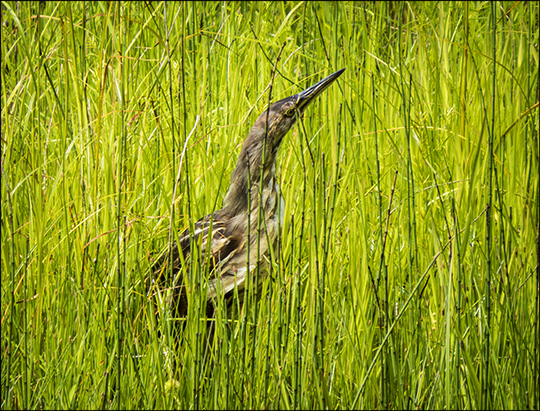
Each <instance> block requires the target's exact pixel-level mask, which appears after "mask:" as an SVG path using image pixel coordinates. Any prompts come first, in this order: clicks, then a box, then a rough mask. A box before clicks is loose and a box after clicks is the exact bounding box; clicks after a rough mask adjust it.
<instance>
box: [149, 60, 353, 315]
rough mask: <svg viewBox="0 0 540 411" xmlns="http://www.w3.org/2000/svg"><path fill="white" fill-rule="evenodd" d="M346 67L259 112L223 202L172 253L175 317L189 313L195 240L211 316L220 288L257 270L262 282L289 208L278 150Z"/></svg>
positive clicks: (239, 283)
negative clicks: (205, 275) (205, 274)
mask: <svg viewBox="0 0 540 411" xmlns="http://www.w3.org/2000/svg"><path fill="white" fill-rule="evenodd" d="M343 71H344V69H342V70H340V71H338V72H336V73H334V74H331V75H330V76H328V77H326V78H325V79H323V80H321V81H319V82H318V83H317V84H315V85H314V86H312V87H310V88H308V89H306V90H304V91H303V92H301V93H299V94H296V95H294V96H291V97H287V98H285V99H282V100H280V101H278V102H276V103H273V104H271V105H270V107H269V108H268V109H266V110H265V111H264V112H263V113H262V114H261V115H260V116H259V117H258V119H257V121H256V122H255V124H254V126H253V127H252V129H251V131H250V132H249V134H248V136H247V138H246V141H245V143H244V145H243V147H242V150H241V152H240V155H239V158H238V161H237V163H236V167H235V169H234V171H233V173H232V177H231V185H230V187H229V191H228V192H227V194H226V196H225V199H224V201H223V207H222V208H221V209H220V210H218V211H216V212H214V213H212V214H209V215H207V216H205V217H204V218H202V219H200V220H199V221H197V222H196V223H195V225H194V230H193V233H191V232H190V231H189V229H187V230H185V231H183V232H182V234H180V236H179V237H178V240H177V241H176V243H175V245H174V247H173V249H172V253H170V257H171V258H172V260H171V261H172V273H173V288H174V292H173V297H172V301H171V304H172V308H173V311H174V312H175V314H176V315H177V316H179V317H185V316H186V314H187V297H186V284H188V283H189V282H188V281H187V280H185V279H184V278H183V275H182V274H183V273H184V274H189V270H183V269H182V265H183V264H185V263H187V262H188V261H189V258H190V253H191V246H192V245H195V246H196V247H200V259H201V260H200V261H202V262H203V263H204V264H205V269H207V272H208V273H209V277H208V285H207V286H206V288H205V287H204V286H201V285H200V286H199V289H198V290H197V292H201V291H204V292H206V293H207V294H206V299H207V315H209V316H211V315H212V314H213V300H214V298H215V297H216V295H217V294H218V293H222V294H223V295H228V294H230V293H231V292H232V291H233V290H234V288H235V287H236V288H237V290H238V292H239V293H241V292H243V291H244V289H245V286H246V282H247V281H248V276H249V275H250V274H251V273H253V272H258V273H259V277H258V280H259V281H261V280H262V279H263V278H264V276H265V275H267V269H266V265H267V263H268V255H269V253H270V252H271V248H272V247H273V246H274V243H275V241H276V238H277V236H278V232H279V230H280V229H281V226H282V222H283V213H284V208H285V206H284V201H283V197H282V195H281V191H280V188H279V184H278V180H277V177H276V172H275V170H276V157H277V152H278V149H279V147H280V145H281V141H282V140H283V137H284V136H285V135H286V134H287V132H288V131H289V129H290V128H291V127H292V125H293V124H294V123H295V122H296V120H297V118H298V117H300V116H301V115H302V113H303V111H304V110H305V108H306V107H307V106H308V105H309V104H310V103H311V102H312V101H313V100H314V99H315V98H316V97H317V96H318V95H319V94H320V93H321V92H322V91H323V90H324V89H326V88H327V87H328V86H329V85H330V84H331V83H332V82H333V81H334V80H335V79H336V78H337V77H339V76H340V75H341V73H342V72H343ZM209 242H210V243H209ZM168 257H169V253H166V255H165V256H164V257H163V258H162V259H161V260H160V261H159V262H158V264H157V269H156V273H157V274H158V275H160V276H162V275H163V274H164V273H167V272H170V271H169V270H170V264H168V261H169V260H168ZM257 266H259V269H258V270H257ZM252 280H253V279H252ZM252 283H253V282H251V283H250V284H252Z"/></svg>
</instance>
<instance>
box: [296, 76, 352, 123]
mask: <svg viewBox="0 0 540 411" xmlns="http://www.w3.org/2000/svg"><path fill="white" fill-rule="evenodd" d="M344 71H345V69H344V68H343V69H341V70H339V71H336V72H335V73H332V74H330V75H329V76H328V77H325V78H323V79H322V80H321V81H319V82H318V83H317V84H314V85H313V86H311V87H309V88H307V89H305V90H304V91H302V92H300V93H298V94H297V96H298V101H297V103H296V109H297V110H299V111H300V112H301V113H302V112H303V111H304V110H305V109H306V107H307V106H309V104H310V103H311V102H312V101H313V100H315V99H316V98H317V96H318V95H319V94H321V93H322V92H323V91H324V90H326V88H327V87H328V86H329V85H330V84H332V83H333V82H334V81H335V80H336V79H337V78H338V77H339V76H341V73H343V72H344Z"/></svg>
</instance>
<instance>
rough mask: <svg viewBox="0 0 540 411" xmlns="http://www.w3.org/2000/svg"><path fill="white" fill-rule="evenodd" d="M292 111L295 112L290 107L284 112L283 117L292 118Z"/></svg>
mask: <svg viewBox="0 0 540 411" xmlns="http://www.w3.org/2000/svg"><path fill="white" fill-rule="evenodd" d="M294 111H295V110H294V107H291V108H290V109H288V110H287V111H285V115H286V116H287V117H292V116H294Z"/></svg>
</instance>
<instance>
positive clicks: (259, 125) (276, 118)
mask: <svg viewBox="0 0 540 411" xmlns="http://www.w3.org/2000/svg"><path fill="white" fill-rule="evenodd" d="M344 71H345V69H341V70H339V71H336V72H335V73H333V74H330V75H329V76H328V77H325V78H324V79H322V80H321V81H319V82H318V83H316V84H314V85H313V86H311V87H309V88H307V89H305V90H304V91H301V92H300V93H298V94H295V95H293V96H290V97H286V98H284V99H282V100H279V101H276V102H275V103H272V104H271V105H270V106H269V107H268V108H267V109H266V110H265V111H264V112H263V113H262V114H261V115H259V117H258V118H257V121H256V122H255V125H254V126H253V128H252V129H251V132H250V133H249V136H248V138H247V139H246V143H245V144H244V147H245V148H246V149H248V150H250V149H251V148H250V146H256V147H258V149H259V150H261V151H262V146H263V144H266V150H268V151H267V153H268V154H270V155H271V154H275V153H276V152H277V150H278V148H279V146H280V144H281V141H282V140H283V137H285V135H286V134H287V132H288V131H289V130H290V129H291V127H292V126H293V125H294V123H296V121H297V120H298V118H300V117H301V116H302V114H303V113H304V111H305V110H306V108H307V107H308V106H309V105H310V104H311V103H312V102H313V101H315V100H316V99H317V97H318V96H319V95H320V94H321V93H322V92H323V91H324V90H326V89H327V88H328V86H330V84H332V83H333V82H334V81H335V80H336V79H337V78H338V77H339V76H340V75H341V74H342V73H343V72H344ZM253 148H255V147H253ZM250 151H251V150H250Z"/></svg>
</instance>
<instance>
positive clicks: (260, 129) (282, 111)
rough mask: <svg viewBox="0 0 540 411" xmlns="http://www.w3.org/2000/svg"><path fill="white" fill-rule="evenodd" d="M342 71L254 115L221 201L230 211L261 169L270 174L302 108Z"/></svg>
mask: <svg viewBox="0 0 540 411" xmlns="http://www.w3.org/2000/svg"><path fill="white" fill-rule="evenodd" d="M344 71H345V69H341V70H339V71H336V72H335V73H333V74H330V75H329V76H328V77H325V78H324V79H322V80H321V81H319V82H318V83H316V84H314V85H313V86H311V87H309V88H307V89H305V90H304V91H301V92H300V93H298V94H295V95H293V96H290V97H286V98H284V99H282V100H279V101H276V102H275V103H272V104H271V105H270V106H269V107H268V108H267V109H266V110H264V112H263V113H262V114H261V115H260V116H259V117H258V118H257V121H256V122H255V124H254V125H253V127H252V128H251V131H250V132H249V134H248V136H247V138H246V141H245V143H244V145H243V147H242V151H241V152H240V156H239V158H238V162H237V164H236V168H235V169H234V171H233V175H232V178H231V187H230V189H229V192H228V193H227V196H226V197H225V201H224V203H225V204H226V205H228V206H229V207H231V210H233V211H231V214H234V213H237V212H238V211H239V210H240V209H243V207H245V205H246V203H247V200H246V193H247V192H249V191H250V190H248V186H252V185H253V184H257V182H258V181H259V178H260V172H261V170H262V169H264V178H265V179H266V177H267V176H269V177H270V175H269V173H268V171H269V170H270V168H272V167H273V166H274V163H275V159H276V155H277V151H278V149H279V146H280V145H281V141H282V140H283V137H285V135H286V134H287V132H288V131H289V130H290V129H291V127H292V126H293V125H294V123H295V122H296V121H297V120H298V118H300V117H301V116H302V114H303V113H304V111H305V110H306V108H307V107H308V106H309V105H310V104H311V103H312V102H313V101H315V100H316V98H317V97H318V96H319V95H320V94H321V93H322V92H323V91H324V90H326V89H327V88H328V86H330V84H332V83H333V82H334V81H335V80H336V79H337V78H338V77H339V76H340V75H341V74H342V73H343V72H344ZM248 170H249V177H248ZM248 180H249V181H250V182H249V183H248Z"/></svg>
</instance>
